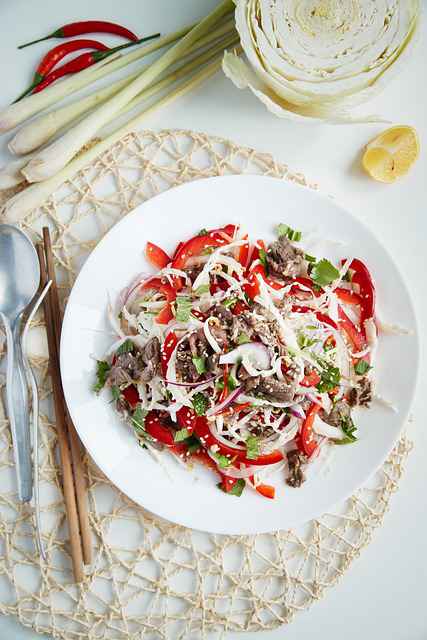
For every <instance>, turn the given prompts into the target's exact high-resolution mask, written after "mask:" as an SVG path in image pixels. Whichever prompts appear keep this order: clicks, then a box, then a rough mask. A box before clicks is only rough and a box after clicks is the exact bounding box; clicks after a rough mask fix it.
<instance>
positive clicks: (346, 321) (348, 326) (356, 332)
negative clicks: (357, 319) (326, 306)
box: [338, 307, 366, 352]
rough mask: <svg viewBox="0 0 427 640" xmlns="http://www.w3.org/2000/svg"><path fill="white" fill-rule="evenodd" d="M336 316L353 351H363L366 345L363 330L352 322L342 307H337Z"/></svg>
mask: <svg viewBox="0 0 427 640" xmlns="http://www.w3.org/2000/svg"><path fill="white" fill-rule="evenodd" d="M338 317H339V320H338V324H339V326H340V329H342V330H343V331H344V333H345V334H346V336H347V338H348V339H349V341H350V342H351V344H352V345H353V349H354V351H355V352H358V351H363V349H364V348H365V347H366V338H365V332H364V331H362V330H361V329H359V327H356V325H355V324H353V323H352V321H351V320H350V318H349V317H348V316H347V314H346V313H345V311H344V309H343V308H342V307H338Z"/></svg>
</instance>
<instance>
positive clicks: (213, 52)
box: [98, 33, 238, 138]
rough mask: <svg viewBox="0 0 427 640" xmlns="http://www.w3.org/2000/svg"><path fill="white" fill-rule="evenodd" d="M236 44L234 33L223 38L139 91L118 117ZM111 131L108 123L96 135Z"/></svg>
mask: <svg viewBox="0 0 427 640" xmlns="http://www.w3.org/2000/svg"><path fill="white" fill-rule="evenodd" d="M237 42H238V36H237V34H236V33H233V34H232V35H230V36H229V37H228V38H225V39H224V40H222V41H221V42H218V44H216V45H215V46H214V47H212V49H208V50H207V51H205V52H204V53H202V54H201V55H200V56H198V57H197V58H194V59H193V60H190V61H189V62H187V63H186V64H184V65H182V66H181V67H179V68H178V69H175V70H174V71H172V72H171V73H169V74H168V75H167V76H165V77H164V78H163V79H162V80H159V82H156V84H153V85H151V86H150V87H148V88H147V89H145V90H144V91H141V93H139V94H138V95H137V96H136V97H135V98H134V99H133V100H131V101H130V102H129V103H128V104H127V105H126V106H125V107H123V109H121V110H120V112H119V113H118V117H122V116H123V115H125V114H126V113H128V111H131V110H132V109H134V108H135V107H137V106H138V105H139V104H140V103H141V102H142V101H145V100H148V99H149V98H151V97H152V96H153V95H155V94H156V93H160V92H161V91H164V89H167V88H168V87H169V86H170V85H171V84H173V83H174V82H176V81H177V80H180V79H181V78H184V77H185V76H188V75H189V74H190V73H192V72H193V71H194V70H195V69H197V68H198V67H201V66H202V65H203V64H206V62H209V60H211V59H212V58H214V57H215V56H217V55H218V53H223V52H224V49H225V48H226V47H231V46H233V45H234V44H237ZM112 130H114V129H112V128H111V123H109V124H107V125H105V127H103V129H102V130H101V131H100V132H99V134H98V135H99V137H101V138H104V137H105V136H106V135H108V133H109V132H111V131H112Z"/></svg>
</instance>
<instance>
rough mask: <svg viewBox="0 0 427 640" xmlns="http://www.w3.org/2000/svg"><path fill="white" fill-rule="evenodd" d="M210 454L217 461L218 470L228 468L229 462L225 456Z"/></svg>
mask: <svg viewBox="0 0 427 640" xmlns="http://www.w3.org/2000/svg"><path fill="white" fill-rule="evenodd" d="M211 453H212V455H213V457H214V458H215V460H216V461H217V463H218V467H219V468H220V469H226V468H227V467H229V466H230V464H231V460H230V459H229V458H227V456H224V455H223V454H222V453H215V452H214V451H211Z"/></svg>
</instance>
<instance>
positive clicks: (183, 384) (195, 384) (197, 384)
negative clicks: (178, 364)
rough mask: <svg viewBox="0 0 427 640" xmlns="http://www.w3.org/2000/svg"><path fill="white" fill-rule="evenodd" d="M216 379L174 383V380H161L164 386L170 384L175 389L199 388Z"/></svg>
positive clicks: (214, 377)
mask: <svg viewBox="0 0 427 640" xmlns="http://www.w3.org/2000/svg"><path fill="white" fill-rule="evenodd" d="M217 377H218V376H212V377H211V378H207V379H206V380H199V381H198V382H176V381H175V380H167V378H162V380H163V382H166V384H172V385H174V386H175V387H200V386H201V385H202V384H208V382H212V381H213V380H216V379H217Z"/></svg>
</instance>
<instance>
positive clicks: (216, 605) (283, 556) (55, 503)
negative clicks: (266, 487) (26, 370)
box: [0, 131, 410, 640]
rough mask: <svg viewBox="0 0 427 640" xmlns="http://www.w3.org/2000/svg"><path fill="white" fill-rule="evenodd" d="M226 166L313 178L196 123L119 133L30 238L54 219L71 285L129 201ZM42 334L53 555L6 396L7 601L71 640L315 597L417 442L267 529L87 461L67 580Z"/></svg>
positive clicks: (360, 543) (0, 578)
mask: <svg viewBox="0 0 427 640" xmlns="http://www.w3.org/2000/svg"><path fill="white" fill-rule="evenodd" d="M228 173H257V174H264V175H271V176H276V177H278V178H283V179H285V180H293V181H296V182H299V183H300V184H303V185H305V184H306V182H305V179H304V177H303V176H301V175H296V174H293V173H291V172H290V170H289V169H288V168H287V167H286V166H284V165H281V164H278V163H276V162H275V161H274V160H273V159H272V158H271V156H269V155H266V154H261V153H257V152H255V151H254V150H252V149H246V148H241V147H238V146H236V145H234V144H233V143H231V142H229V141H226V140H222V139H218V138H212V137H209V136H207V135H204V134H197V133H190V132H188V131H163V132H161V133H153V132H144V133H141V134H139V135H130V136H128V137H127V138H125V139H124V140H122V141H121V142H120V143H119V144H117V145H116V146H115V147H114V148H112V149H111V151H109V152H108V153H106V154H105V155H104V156H103V157H102V158H101V159H100V160H99V161H98V162H97V163H96V164H95V165H94V166H93V167H91V168H89V169H87V170H86V171H84V172H82V173H81V174H79V175H78V176H77V177H76V178H75V179H74V180H73V181H72V182H71V183H69V184H67V185H65V186H64V187H63V188H62V189H61V191H60V192H57V194H56V195H55V197H53V198H51V199H50V200H49V202H47V203H46V205H45V206H43V207H42V208H41V209H40V210H38V211H36V212H34V213H33V214H31V215H30V216H29V217H28V218H27V219H26V220H25V221H24V223H23V228H25V229H27V230H29V231H30V232H31V234H32V235H33V238H34V239H36V238H37V237H38V233H39V231H40V229H41V227H42V225H43V224H45V223H46V222H47V223H48V224H49V226H50V228H51V231H52V235H53V244H54V251H55V254H56V258H57V265H58V270H59V271H60V273H61V280H62V283H63V294H64V297H65V296H66V294H67V292H68V291H69V288H70V287H71V285H72V283H73V280H74V279H75V276H76V274H77V272H78V271H79V269H80V267H81V265H82V263H83V261H84V259H85V258H86V257H87V255H88V254H89V253H90V251H91V249H92V248H93V247H94V246H95V245H96V243H97V242H98V240H99V239H100V238H101V236H102V235H103V234H104V233H105V232H106V231H107V230H108V229H109V228H110V227H111V226H112V225H113V224H114V223H115V222H116V221H117V220H118V219H119V218H120V217H122V216H123V215H125V214H126V213H127V212H128V211H129V210H131V209H132V208H134V207H135V206H136V205H137V204H139V203H140V202H141V201H143V200H146V199H147V198H150V197H151V196H153V195H154V194H155V193H158V192H159V191H162V190H164V189H167V188H169V187H171V186H174V185H177V184H180V183H182V182H186V181H189V180H194V179H196V178H201V177H207V176H215V175H222V174H228ZM174 223H176V224H179V219H178V215H177V214H176V213H175V212H171V224H174ZM112 268H114V264H112ZM37 334H42V328H41V324H40V322H39V323H38V324H36V326H35V328H34V329H33V336H32V350H33V356H34V357H33V365H34V367H36V369H37V372H38V375H39V380H40V389H41V393H42V397H43V406H42V415H41V419H42V441H43V445H42V458H43V462H42V471H41V474H42V502H43V530H44V539H45V543H46V546H47V549H48V562H47V564H44V563H43V564H42V565H41V566H40V563H39V560H38V557H37V554H36V553H35V551H34V546H33V540H32V521H31V514H30V513H29V512H28V511H27V510H26V509H24V508H22V507H21V506H19V505H18V504H17V502H16V496H15V493H14V487H15V479H14V469H13V463H12V457H11V443H10V436H9V428H8V423H7V420H6V417H5V415H4V409H3V408H2V407H1V405H0V611H1V612H2V613H4V614H13V615H15V616H16V617H17V618H18V619H19V620H20V621H21V622H22V623H23V624H24V625H27V626H31V627H32V628H33V629H35V630H36V631H39V632H45V633H47V634H50V635H52V636H53V637H55V638H64V639H66V640H71V639H72V640H77V639H78V640H83V639H86V638H88V639H89V640H95V639H101V638H102V639H106V640H107V639H108V640H110V639H111V640H124V639H129V638H132V639H135V640H136V639H138V640H140V639H146V640H148V639H151V638H153V639H154V638H156V639H157V638H161V639H167V640H169V639H171V640H175V639H178V638H182V639H190V638H191V639H200V638H203V637H218V638H219V637H223V634H224V632H226V631H228V630H242V631H243V630H252V631H254V630H264V629H272V628H274V627H277V626H278V625H281V624H283V623H288V622H290V621H291V620H292V618H293V616H294V615H295V614H296V613H298V612H299V611H301V610H303V609H306V608H307V607H309V606H310V605H311V604H312V603H313V602H314V601H315V600H317V599H319V598H321V597H322V596H323V595H324V593H325V591H326V588H327V587H330V586H332V585H334V584H335V583H336V582H337V580H338V578H340V577H341V576H342V575H343V573H344V572H345V571H346V570H347V569H348V567H349V566H350V564H351V562H352V560H354V559H355V558H356V557H357V556H358V555H359V553H360V551H361V550H362V549H363V548H364V547H365V546H366V545H367V544H368V543H369V542H370V540H371V536H372V534H373V532H374V530H375V529H376V528H377V527H378V526H379V525H380V524H381V523H382V520H383V517H384V514H385V512H386V510H387V508H388V505H389V501H390V498H391V495H392V493H393V492H394V491H395V490H396V489H397V487H398V483H399V480H400V478H401V474H402V467H403V463H404V462H405V459H406V457H407V454H408V452H409V450H410V443H409V442H408V441H407V440H406V438H402V439H401V440H400V442H399V443H398V445H397V446H396V448H395V450H394V451H393V453H392V454H391V455H390V457H389V459H388V460H387V462H386V463H385V465H384V466H383V468H382V469H381V470H380V471H379V472H378V473H377V474H376V475H375V477H374V478H372V480H371V482H370V483H369V485H367V486H365V487H364V488H363V489H361V490H359V491H358V492H357V493H356V494H355V495H353V496H352V497H351V498H350V499H348V500H347V501H346V502H345V503H344V504H342V505H340V506H339V508H336V509H334V511H333V512H332V513H329V514H325V515H324V516H322V517H321V518H320V519H319V520H315V521H312V522H310V523H308V524H307V525H305V526H303V527H299V528H298V529H296V530H294V531H282V532H279V533H275V534H269V535H259V536H242V537H229V536H213V535H209V534H204V533H200V532H194V531H191V530H189V529H185V528H183V527H179V526H175V525H171V524H168V523H166V522H164V521H161V520H159V519H157V518H156V517H153V516H151V515H149V514H147V513H145V512H144V511H143V509H141V508H140V507H138V506H136V505H135V504H133V503H132V502H131V501H130V500H129V499H127V498H126V497H125V496H124V495H122V494H121V493H120V492H119V491H118V490H117V489H115V488H114V487H113V486H112V485H111V484H110V483H109V482H108V480H107V479H106V478H105V477H104V476H103V475H102V474H101V473H100V472H99V471H98V470H97V469H96V467H95V466H94V465H93V464H92V463H89V465H88V482H89V487H90V491H89V495H90V518H91V526H92V530H93V537H94V545H95V548H96V553H95V561H94V564H93V567H92V569H91V570H90V571H88V573H87V577H86V580H85V582H84V584H82V585H81V586H80V587H77V586H75V585H73V584H72V576H71V572H70V557H69V552H68V545H67V542H66V541H67V532H66V527H65V522H64V514H63V503H62V496H61V489H60V486H61V484H60V482H61V479H60V475H59V472H58V468H57V465H56V458H55V453H54V451H55V429H54V425H53V424H52V413H51V407H50V400H49V394H50V382H49V378H48V376H47V361H46V359H45V357H44V354H43V349H42V351H40V338H42V335H37ZM42 342H43V340H42ZM37 352H38V353H39V355H37ZM2 353H3V355H4V352H2ZM0 355H1V349H0ZM100 437H102V425H100ZM135 481H138V479H135ZM190 499H191V497H190ZM266 509H268V504H266ZM225 635H226V633H225Z"/></svg>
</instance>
